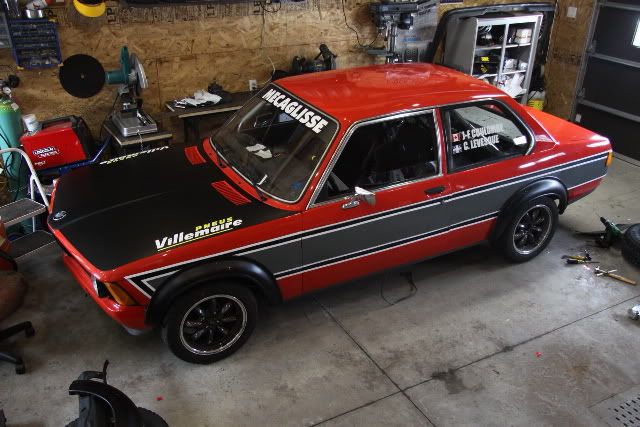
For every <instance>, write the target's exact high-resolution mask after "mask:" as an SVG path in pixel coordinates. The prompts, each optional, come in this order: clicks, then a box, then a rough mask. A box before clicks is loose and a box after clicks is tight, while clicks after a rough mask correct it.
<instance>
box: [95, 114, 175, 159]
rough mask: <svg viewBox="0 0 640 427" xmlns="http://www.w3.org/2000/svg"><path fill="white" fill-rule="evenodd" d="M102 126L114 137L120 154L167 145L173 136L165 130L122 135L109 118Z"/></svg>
mask: <svg viewBox="0 0 640 427" xmlns="http://www.w3.org/2000/svg"><path fill="white" fill-rule="evenodd" d="M102 127H103V129H104V130H105V131H106V132H107V133H108V134H109V135H111V137H112V138H113V141H114V146H115V148H116V151H118V154H126V153H130V152H134V151H142V150H147V149H149V148H153V147H158V146H161V145H166V144H168V142H169V140H171V138H173V134H172V133H171V132H167V131H163V130H158V131H157V132H153V133H145V134H141V135H133V136H122V134H121V133H120V131H119V130H118V128H116V126H115V125H114V124H113V122H112V121H111V120H107V121H106V122H105V123H104V125H103V126H102Z"/></svg>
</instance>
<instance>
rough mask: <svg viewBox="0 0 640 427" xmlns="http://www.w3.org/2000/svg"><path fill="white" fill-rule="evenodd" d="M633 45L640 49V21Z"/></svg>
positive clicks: (639, 20) (639, 21) (637, 24)
mask: <svg viewBox="0 0 640 427" xmlns="http://www.w3.org/2000/svg"><path fill="white" fill-rule="evenodd" d="M633 45H634V46H635V47H640V19H638V22H637V23H636V32H635V33H634V34H633Z"/></svg>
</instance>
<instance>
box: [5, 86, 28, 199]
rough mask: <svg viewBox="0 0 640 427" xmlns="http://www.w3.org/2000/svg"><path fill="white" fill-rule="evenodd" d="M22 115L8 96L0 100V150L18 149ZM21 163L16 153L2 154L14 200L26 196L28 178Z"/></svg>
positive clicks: (21, 160)
mask: <svg viewBox="0 0 640 427" xmlns="http://www.w3.org/2000/svg"><path fill="white" fill-rule="evenodd" d="M22 132H23V128H22V114H21V113H20V107H19V106H18V104H16V102H15V101H14V100H12V99H11V98H9V97H8V96H6V95H5V96H2V98H0V148H19V147H20V136H21V135H22ZM22 162H23V159H22V156H21V155H20V154H18V153H3V154H2V164H3V165H4V168H5V169H6V172H7V177H8V178H9V191H10V193H11V197H12V198H13V199H14V200H18V199H21V198H23V197H25V196H26V194H27V189H26V187H27V186H28V182H26V177H27V176H28V173H27V170H26V169H27V168H26V165H25V166H24V167H20V165H21V163H22Z"/></svg>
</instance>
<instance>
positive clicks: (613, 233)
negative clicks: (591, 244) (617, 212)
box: [596, 216, 622, 248]
mask: <svg viewBox="0 0 640 427" xmlns="http://www.w3.org/2000/svg"><path fill="white" fill-rule="evenodd" d="M600 222H601V223H602V224H604V232H603V233H602V234H601V235H600V236H598V237H597V238H596V243H597V244H598V246H600V247H602V248H610V247H611V245H613V244H614V243H615V242H617V241H618V240H620V238H622V231H620V228H618V226H617V225H616V224H614V223H613V222H611V221H609V220H608V219H606V218H605V217H603V216H601V217H600Z"/></svg>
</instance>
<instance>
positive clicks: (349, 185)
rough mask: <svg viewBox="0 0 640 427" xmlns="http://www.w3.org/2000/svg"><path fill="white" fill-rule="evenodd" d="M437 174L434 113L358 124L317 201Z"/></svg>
mask: <svg viewBox="0 0 640 427" xmlns="http://www.w3.org/2000/svg"><path fill="white" fill-rule="evenodd" d="M437 174H438V143H437V134H436V130H435V124H434V119H433V113H431V112H429V113H425V114H420V115H415V116H409V117H403V118H398V119H389V120H385V121H382V122H377V123H372V124H369V125H363V126H360V127H358V128H357V129H356V130H355V131H354V132H353V134H352V135H351V137H350V138H349V140H348V141H347V143H346V145H345V147H344V149H343V151H342V153H341V154H340V157H339V158H338V161H337V162H336V164H335V166H334V167H333V170H332V171H331V173H330V175H329V177H328V178H327V181H326V182H325V185H324V187H323V188H322V190H321V192H320V194H319V196H318V199H317V202H323V201H326V200H330V199H335V198H338V197H342V196H345V195H349V194H353V192H354V191H355V187H361V188H365V189H367V190H370V191H372V190H375V189H379V188H383V187H387V186H389V185H393V184H398V183H401V182H405V181H413V180H416V179H421V178H426V177H429V176H433V175H437Z"/></svg>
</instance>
